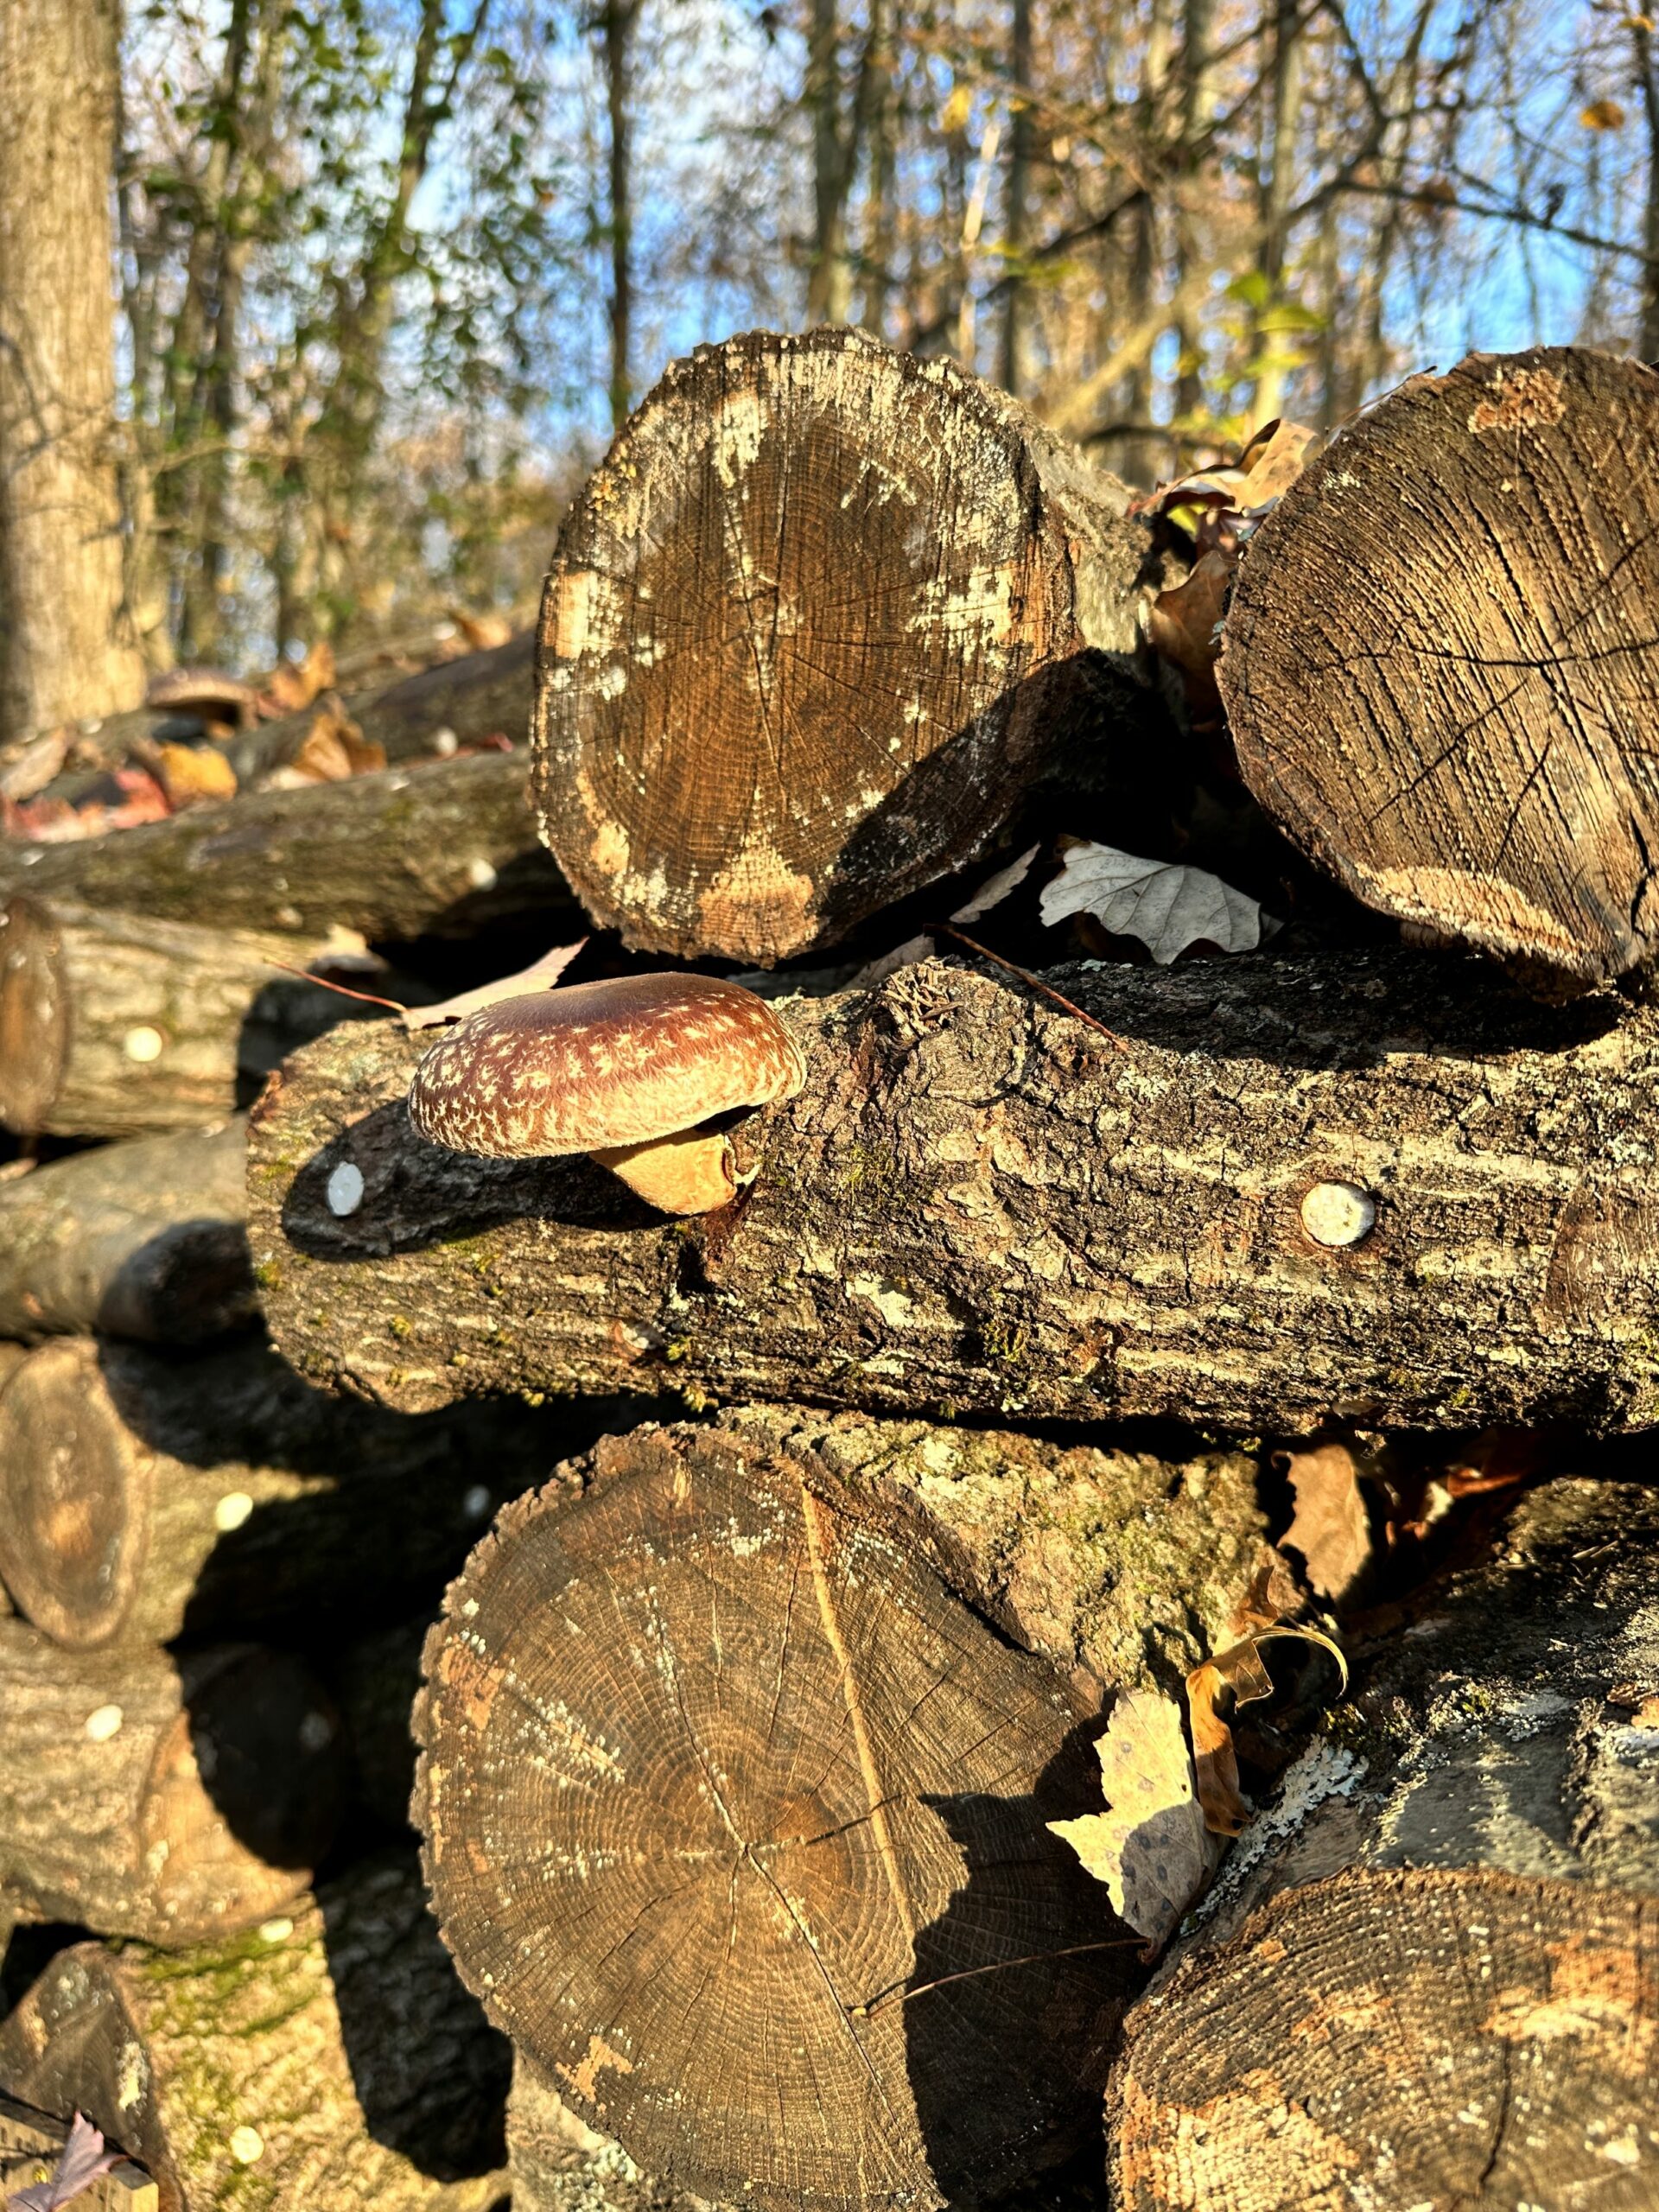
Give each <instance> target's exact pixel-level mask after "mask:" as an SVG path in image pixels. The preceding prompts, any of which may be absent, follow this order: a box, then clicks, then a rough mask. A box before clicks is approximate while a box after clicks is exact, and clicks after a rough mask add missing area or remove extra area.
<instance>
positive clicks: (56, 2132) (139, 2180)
mask: <svg viewBox="0 0 1659 2212" xmlns="http://www.w3.org/2000/svg"><path fill="white" fill-rule="evenodd" d="M0 1924H3V1923H0ZM68 2135H69V2129H68V2126H67V2123H66V2122H65V2121H63V2120H54V2119H53V2118H52V2117H51V2115H50V2114H49V2113H43V2112H36V2111H35V2108H34V2107H33V2106H32V2105H25V2104H20V2103H19V2102H18V2101H17V2100H16V2098H15V2097H8V2096H0V2198H4V2199H6V2200H8V2201H9V2200H10V2197H11V2196H12V2193H13V2191H14V2190H20V2189H24V2188H28V2187H29V2186H31V2185H33V2184H35V2183H39V2182H43V2181H46V2180H48V2178H49V2177H50V2176H51V2173H52V2171H53V2169H54V2167H55V2166H56V2164H57V2163H58V2160H59V2158H60V2156H61V2155H62V2152H63V2146H64V2144H65V2143H66V2142H67V2139H68ZM74 2202H75V2203H76V2205H77V2206H78V2207H79V2212H161V2200H160V2196H159V2195H158V2192H157V2190H156V2184H155V2183H154V2182H153V2181H152V2180H151V2179H150V2178H149V2175H148V2174H146V2173H145V2172H144V2171H143V2169H142V2168H141V2167H138V2166H135V2165H134V2164H132V2163H131V2161H130V2159H124V2160H123V2161H122V2163H121V2164H119V2165H118V2166H116V2167H114V2168H112V2169H111V2171H110V2172H109V2173H107V2174H105V2175H102V2176H101V2177H99V2179H98V2180H97V2181H95V2182H94V2183H92V2186H91V2188H90V2189H88V2190H85V2191H84V2192H83V2193H82V2194H81V2195H80V2196H77V2197H76V2198H75V2200H74Z"/></svg>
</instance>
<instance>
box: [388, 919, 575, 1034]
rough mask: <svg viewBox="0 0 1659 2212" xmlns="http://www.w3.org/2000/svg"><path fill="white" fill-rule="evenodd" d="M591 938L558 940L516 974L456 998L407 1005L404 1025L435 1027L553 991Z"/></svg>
mask: <svg viewBox="0 0 1659 2212" xmlns="http://www.w3.org/2000/svg"><path fill="white" fill-rule="evenodd" d="M587 942H588V940H587V938H585V937H579V938H577V939H576V941H575V944H556V945H555V946H554V947H553V948H552V950H550V951H549V952H544V953H543V954H542V956H541V957H540V958H539V959H538V960H532V961H531V963H530V965H529V967H528V968H521V969H518V972H517V974H516V975H512V976H500V977H499V978H498V979H497V981H496V982H493V983H480V984H479V985H478V986H477V988H475V989H474V990H470V991H460V992H457V994H456V995H455V996H454V998H452V999H442V1000H441V1001H439V1003H438V1004H437V1005H436V1006H410V1007H404V1027H405V1028H407V1029H435V1028H436V1027H437V1025H438V1024H439V1023H440V1022H441V1021H460V1020H462V1019H463V1017H464V1016H466V1015H467V1014H476V1013H477V1012H478V1009H479V1008H480V1007H481V1006H494V1005H496V1004H498V1003H499V1001H501V1000H502V999H522V998H528V997H529V996H530V995H531V993H532V992H534V991H550V990H551V989H552V988H553V986H554V984H555V983H556V982H558V980H559V978H560V976H563V973H564V971H565V969H567V968H568V967H569V965H570V963H571V962H572V961H573V960H574V959H575V957H576V955H577V954H578V953H579V952H580V951H581V950H582V946H583V945H584V944H587Z"/></svg>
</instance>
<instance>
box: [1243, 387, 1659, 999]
mask: <svg viewBox="0 0 1659 2212" xmlns="http://www.w3.org/2000/svg"><path fill="white" fill-rule="evenodd" d="M1656 435H1659V374H1656V372H1655V371H1654V370H1652V369H1650V368H1647V367H1644V366H1643V365H1642V364H1641V363H1640V362H1637V361H1633V360H1627V359H1615V358H1614V357H1612V356H1611V355H1608V354H1603V353H1591V352H1588V351H1586V350H1583V349H1577V348H1572V347H1560V346H1557V347H1538V348H1536V349H1535V350H1534V351H1532V352H1530V353H1517V354H1511V355H1508V356H1504V355H1495V354H1490V353H1475V354H1471V355H1470V356H1469V358H1468V359H1466V360H1465V361H1463V362H1461V363H1459V365H1458V366H1457V367H1456V368H1455V369H1453V370H1452V371H1451V372H1450V373H1449V374H1447V375H1446V376H1440V377H1435V376H1423V377H1414V378H1412V379H1411V380H1410V381H1409V382H1408V383H1407V384H1406V385H1402V387H1401V389H1400V390H1399V391H1396V392H1395V393H1393V394H1391V395H1390V396H1389V397H1388V398H1387V399H1385V400H1383V401H1382V402H1381V403H1380V404H1379V405H1378V406H1376V408H1375V409H1373V410H1372V411H1371V412H1370V414H1369V415H1367V416H1364V417H1363V418H1362V419H1361V420H1360V421H1359V422H1358V423H1355V424H1354V425H1353V426H1352V427H1351V429H1348V430H1346V431H1345V432H1344V435H1342V436H1341V437H1339V438H1338V439H1337V440H1336V441H1335V442H1334V443H1333V444H1332V447H1331V448H1330V449H1329V450H1328V452H1327V453H1326V454H1324V455H1323V456H1322V457H1321V458H1320V459H1319V460H1318V461H1315V462H1314V463H1313V466H1312V467H1310V468H1309V469H1308V470H1307V471H1306V474H1304V475H1303V476H1302V478H1301V479H1300V481H1299V482H1298V483H1297V485H1296V486H1294V488H1293V489H1292V490H1291V491H1290V492H1289V493H1287V494H1286V496H1285V498H1284V499H1282V500H1281V502H1280V503H1279V505H1278V506H1277V507H1276V508H1275V510H1274V512H1273V513H1272V514H1271V515H1270V516H1269V517H1268V519H1267V521H1266V522H1265V523H1264V524H1262V528H1261V530H1260V531H1258V532H1257V533H1256V534H1255V537H1253V538H1252V539H1251V540H1250V543H1249V548H1248V550H1247V552H1246V555H1245V557H1244V561H1243V567H1242V569H1241V571H1240V575H1239V579H1238V583H1237V587H1236V591H1235V594H1234V597H1233V601H1232V605H1231V607H1230V610H1229V613H1228V616H1227V623H1226V644H1225V649H1224V654H1223V658H1222V662H1221V668H1220V682H1221V688H1222V693H1223V696H1224V699H1225V701H1226V704H1227V709H1228V715H1229V720H1230V726H1231V728H1232V733H1233V738H1234V741H1235V744H1236V747H1237V750H1238V758H1239V764H1240V766H1241V767H1242V769H1243V773H1244V776H1245V779H1246V780H1247V781H1248V783H1249V785H1250V787H1251V789H1252V790H1253V791H1255V795H1256V797H1257V798H1259V799H1260V800H1261V801H1262V804H1264V805H1265V806H1266V807H1267V808H1268V811H1269V812H1270V813H1271V814H1273V815H1274V817H1276V818H1277V819H1278V820H1279V821H1280V822H1281V823H1282V824H1283V825H1284V827H1285V828H1286V829H1288V831H1289V832H1290V834H1291V836H1293V837H1294V839H1295V840H1296V841H1297V842H1299V843H1300V845H1302V846H1303V847H1304V848H1305V849H1307V850H1308V851H1309V852H1311V853H1312V854H1313V856H1314V857H1315V858H1316V859H1317V860H1319V861H1321V862H1323V863H1324V864H1325V866H1326V867H1328V868H1331V869H1332V870H1333V871H1334V872H1335V873H1336V874H1338V875H1339V876H1340V877H1341V878H1342V880H1344V882H1345V883H1346V884H1347V885H1348V886H1349V887H1350V888H1351V890H1353V891H1354V892H1355V893H1357V895H1358V896H1359V897H1360V898H1361V899H1363V900H1364V901H1365V902H1366V903H1367V904H1368V905H1369V906H1375V907H1377V908H1379V909H1380V910H1381V911H1382V912H1384V913H1388V914H1393V915H1396V916H1398V917H1399V918H1400V919H1401V920H1402V921H1403V922H1408V923H1413V924H1415V925H1421V926H1423V927H1426V928H1427V929H1429V930H1431V931H1434V932H1435V933H1436V935H1438V936H1442V937H1452V938H1459V939H1461V940H1462V941H1463V942H1465V943H1466V944H1471V945H1474V946H1477V947H1478V948H1479V949H1480V950H1483V951H1485V952H1488V953H1491V954H1496V955H1497V956H1499V957H1502V958H1504V959H1506V960H1510V961H1512V962H1514V963H1517V964H1518V965H1519V966H1520V967H1522V969H1526V970H1529V971H1531V972H1533V973H1535V974H1537V975H1539V976H1544V977H1548V978H1549V979H1551V980H1552V981H1553V982H1554V984H1555V985H1557V986H1563V985H1565V986H1567V987H1576V988H1584V987H1586V985H1592V984H1595V983H1598V982H1603V981H1605V980H1606V979H1607V978H1609V977H1611V976H1618V975H1621V974H1623V973H1624V971H1626V970H1627V969H1631V968H1634V967H1637V966H1640V965H1643V964H1645V963H1648V962H1649V961H1650V960H1651V958H1652V957H1653V955H1654V952H1655V950H1656V947H1659V882H1656V878H1655V874H1654V868H1653V861H1652V857H1651V856H1652V855H1653V854H1654V853H1655V852H1656V851H1659V791H1656V785H1655V779H1654V775H1653V766H1652V761H1651V759H1650V757H1649V754H1648V753H1647V752H1646V751H1644V749H1643V747H1645V745H1646V739H1645V737H1644V736H1643V732H1644V731H1645V730H1646V728H1648V726H1649V722H1650V721H1651V717H1652V701H1653V698H1654V696H1655V692H1656V689H1659V639H1656V637H1655V634H1654V626H1653V620H1652V610H1653V607H1654V604H1655V600H1656V595H1659V484H1656V481H1655V478H1654V472H1653V471H1652V469H1651V468H1649V467H1646V466H1644V465H1643V464H1642V462H1641V461H1638V460H1637V458H1636V457H1637V456H1645V455H1647V454H1649V453H1651V451H1652V450H1653V447H1654V442H1655V439H1656Z"/></svg>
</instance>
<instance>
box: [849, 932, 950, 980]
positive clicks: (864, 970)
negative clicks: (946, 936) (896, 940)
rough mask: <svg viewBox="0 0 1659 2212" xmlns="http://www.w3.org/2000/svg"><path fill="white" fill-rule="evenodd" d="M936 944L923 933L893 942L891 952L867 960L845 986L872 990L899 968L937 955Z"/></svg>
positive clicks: (896, 972)
mask: <svg viewBox="0 0 1659 2212" xmlns="http://www.w3.org/2000/svg"><path fill="white" fill-rule="evenodd" d="M938 950H939V948H938V945H937V944H935V943H934V942H933V939H932V938H931V937H929V936H927V935H926V934H925V933H924V934H923V935H922V936H920V937H907V938H906V939H905V941H904V943H903V944H895V945H894V946H893V950H892V951H891V952H884V953H882V954H880V956H879V957H877V958H876V959H874V960H867V961H866V962H865V963H864V965H863V966H862V967H861V969H859V971H858V973H857V975H856V976H852V977H851V978H850V979H849V982H848V985H847V988H848V989H849V991H873V990H874V988H875V987H876V985H877V984H878V983H885V982H887V978H888V976H896V975H897V974H898V973H899V969H901V968H913V967H915V965H916V963H918V961H921V960H932V959H935V958H937V957H938Z"/></svg>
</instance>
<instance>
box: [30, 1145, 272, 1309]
mask: <svg viewBox="0 0 1659 2212" xmlns="http://www.w3.org/2000/svg"><path fill="white" fill-rule="evenodd" d="M246 1158H247V1128H246V1124H245V1122H243V1121H242V1119H241V1117H240V1116H234V1117H232V1120H230V1121H228V1122H226V1123H225V1124H224V1125H223V1127H222V1128H218V1129H212V1128H208V1129H192V1130H190V1131H189V1132H188V1134H186V1135H181V1136H169V1137H146V1138H140V1139H139V1140H137V1141H136V1142H134V1143H131V1144H124V1145H106V1146H103V1147H100V1148H99V1149H98V1150H97V1151H93V1152H81V1153H73V1154H70V1156H69V1157H68V1158H67V1160H52V1161H49V1162H48V1164H47V1165H46V1166H41V1167H36V1168H35V1169H34V1170H33V1171H32V1172H31V1173H29V1174H28V1175H25V1176H22V1177H21V1178H20V1179H18V1180H17V1181H16V1182H10V1183H5V1184H0V1334H3V1335H5V1336H10V1337H45V1336H56V1335H60V1334H65V1333H67V1334H69V1335H81V1334H85V1333H86V1332H89V1331H92V1330H96V1331H97V1332H99V1335H101V1336H106V1337H129V1338H135V1339H137V1341H139V1342H141V1343H145V1344H200V1343H202V1342H204V1341H206V1340H207V1338H211V1337H215V1336H219V1335H221V1334H223V1333H224V1332H226V1330H229V1329H234V1328H238V1327H239V1326H241V1325H242V1324H243V1323H245V1322H246V1321H250V1320H251V1319H252V1318H253V1315H254V1312H255V1310H256V1309H255V1302H254V1291H253V1277H252V1274H251V1271H250V1268H249V1265H248V1238H247V1230H246V1227H245V1222H246V1218H247V1196H246V1166H245V1163H246Z"/></svg>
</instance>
